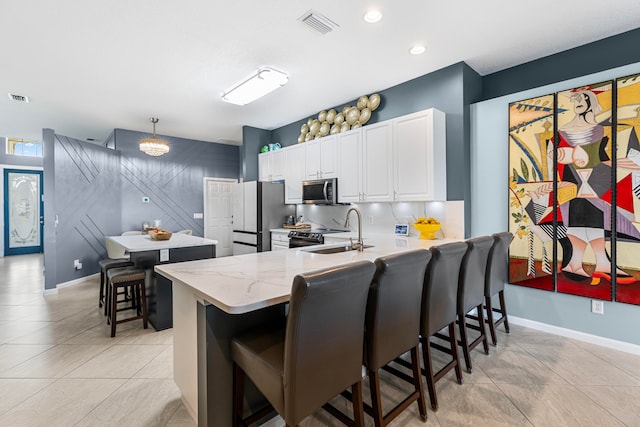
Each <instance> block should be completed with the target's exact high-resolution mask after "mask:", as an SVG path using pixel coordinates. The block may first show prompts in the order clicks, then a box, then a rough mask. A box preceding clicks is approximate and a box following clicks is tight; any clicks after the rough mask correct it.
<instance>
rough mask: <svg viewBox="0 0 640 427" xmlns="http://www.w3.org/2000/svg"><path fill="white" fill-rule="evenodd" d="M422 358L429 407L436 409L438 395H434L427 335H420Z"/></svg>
mask: <svg viewBox="0 0 640 427" xmlns="http://www.w3.org/2000/svg"><path fill="white" fill-rule="evenodd" d="M422 360H423V361H424V370H425V378H426V379H427V389H428V390H429V400H431V408H432V409H433V410H434V411H437V410H438V397H437V396H436V386H435V384H436V382H435V379H434V378H433V366H432V365H431V339H430V338H429V337H426V338H425V337H422Z"/></svg>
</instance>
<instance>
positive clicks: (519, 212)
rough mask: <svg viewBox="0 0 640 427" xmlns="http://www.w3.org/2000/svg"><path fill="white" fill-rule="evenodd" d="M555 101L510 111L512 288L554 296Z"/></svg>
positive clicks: (534, 101) (520, 105)
mask: <svg viewBox="0 0 640 427" xmlns="http://www.w3.org/2000/svg"><path fill="white" fill-rule="evenodd" d="M553 122H554V97H553V95H546V96H541V97H538V98H533V99H527V100H523V101H519V102H514V103H512V104H510V105H509V175H510V182H509V231H511V233H513V235H514V236H515V237H514V239H513V241H512V243H511V246H510V248H509V281H510V283H514V284H518V285H522V286H528V287H532V288H537V289H545V290H553V289H554V282H553V259H552V258H553V252H554V251H553V247H554V244H555V243H554V242H555V239H554V227H553V203H552V200H553V195H552V190H553V180H554V168H553V131H554V126H553Z"/></svg>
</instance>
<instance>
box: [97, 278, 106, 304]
mask: <svg viewBox="0 0 640 427" xmlns="http://www.w3.org/2000/svg"><path fill="white" fill-rule="evenodd" d="M104 290H105V289H104V270H103V269H100V296H99V297H98V308H100V307H102V302H103V301H104V304H105V305H106V304H107V301H106V300H105V298H104V294H105V292H104Z"/></svg>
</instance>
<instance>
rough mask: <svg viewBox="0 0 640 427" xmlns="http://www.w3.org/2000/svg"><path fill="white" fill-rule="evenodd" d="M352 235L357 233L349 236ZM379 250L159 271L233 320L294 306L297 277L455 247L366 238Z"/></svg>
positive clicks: (262, 257)
mask: <svg viewBox="0 0 640 427" xmlns="http://www.w3.org/2000/svg"><path fill="white" fill-rule="evenodd" d="M349 234H352V233H349ZM363 240H364V241H365V244H368V245H374V246H373V247H371V248H366V249H365V250H364V251H363V252H358V251H349V252H342V253H336V254H314V253H310V252H308V251H309V250H310V249H313V248H320V247H322V248H329V247H334V246H340V245H341V244H334V245H319V246H307V247H304V248H293V249H287V250H280V251H272V252H262V253H257V254H247V255H239V256H233V257H224V258H211V259H205V260H199V261H188V262H181V263H175V264H164V265H157V266H155V271H156V272H158V273H159V274H162V275H163V276H165V277H167V278H168V279H169V280H171V281H172V282H173V284H174V286H187V287H189V288H191V290H192V291H193V293H194V294H195V295H196V296H197V297H198V298H201V299H202V300H203V301H206V302H208V303H210V304H212V305H214V306H216V307H218V308H219V309H221V310H223V311H225V312H227V313H230V314H242V313H247V312H250V311H254V310H258V309H260V308H263V307H268V306H271V305H275V304H279V303H283V302H286V301H288V300H289V297H290V292H291V284H292V282H293V278H294V277H295V275H296V274H300V273H305V272H309V271H313V270H318V269H322V268H327V267H332V266H336V265H341V264H347V263H350V262H354V261H359V260H370V261H373V260H374V259H376V258H378V257H380V256H385V255H390V254H394V253H399V252H404V251H407V250H411V249H418V248H425V249H428V248H429V247H431V246H434V245H440V244H444V243H450V242H454V241H456V240H452V239H437V240H421V239H419V238H417V237H397V236H387V235H378V236H371V237H370V238H366V237H365V238H364V239H363Z"/></svg>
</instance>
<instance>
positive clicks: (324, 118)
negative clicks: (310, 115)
mask: <svg viewBox="0 0 640 427" xmlns="http://www.w3.org/2000/svg"><path fill="white" fill-rule="evenodd" d="M318 121H319V122H320V123H322V122H326V121H327V112H326V111H325V110H322V111H320V112H319V113H318Z"/></svg>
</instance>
